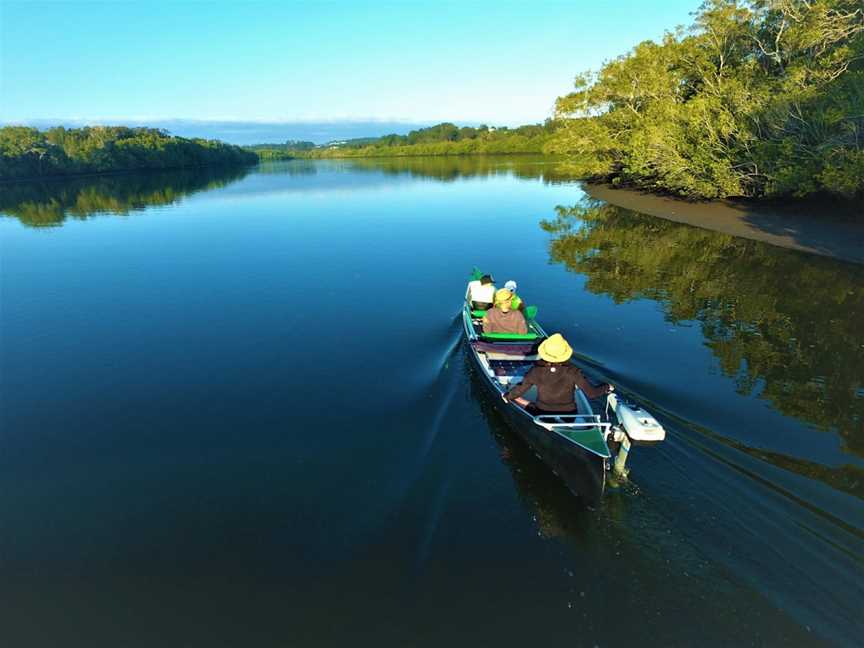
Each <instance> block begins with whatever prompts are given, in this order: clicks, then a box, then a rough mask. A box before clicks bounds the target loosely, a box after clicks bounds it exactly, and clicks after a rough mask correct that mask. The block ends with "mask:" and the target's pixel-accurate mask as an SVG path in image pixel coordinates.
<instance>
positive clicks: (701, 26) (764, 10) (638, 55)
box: [546, 0, 864, 199]
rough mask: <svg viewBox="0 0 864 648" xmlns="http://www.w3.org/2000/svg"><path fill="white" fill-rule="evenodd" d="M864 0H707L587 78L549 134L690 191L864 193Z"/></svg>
mask: <svg viewBox="0 0 864 648" xmlns="http://www.w3.org/2000/svg"><path fill="white" fill-rule="evenodd" d="M862 62H864V7H862V5H861V2H860V0H812V1H808V2H804V1H803V0H708V1H706V2H705V3H704V4H703V5H702V7H701V8H700V10H699V12H698V13H697V15H696V20H695V24H694V25H693V27H692V28H691V29H690V30H689V32H678V33H675V34H667V35H666V36H665V37H664V39H663V41H662V42H661V43H659V44H658V43H654V42H650V41H648V42H644V43H641V44H639V45H638V46H636V48H635V49H633V50H632V51H631V52H630V53H628V54H626V55H624V56H621V57H619V58H617V59H615V60H614V61H610V62H608V63H607V64H606V65H604V66H603V67H602V68H601V69H600V71H599V72H597V73H596V74H583V75H580V76H579V77H577V79H576V89H575V92H573V93H571V94H570V95H567V96H565V97H561V98H559V99H558V102H557V104H556V108H557V113H558V118H559V120H560V121H561V122H562V125H561V127H560V128H559V129H558V131H557V133H556V134H555V136H554V137H553V138H552V140H551V141H550V143H549V144H548V145H547V147H546V151H547V152H551V153H559V154H564V155H566V156H568V158H569V161H570V166H571V169H572V170H573V172H574V173H578V174H579V175H581V176H583V177H588V178H594V179H603V180H610V181H612V182H613V183H615V184H629V185H634V186H638V187H643V188H647V189H651V190H660V191H666V192H671V193H674V194H678V195H681V196H685V197H688V198H717V197H725V196H765V195H767V196H785V195H792V196H803V195H806V194H810V193H816V192H827V193H832V194H837V195H840V196H843V197H845V198H849V199H861V198H862V197H864V173H862V172H861V170H862V164H864V163H862V156H864V65H862Z"/></svg>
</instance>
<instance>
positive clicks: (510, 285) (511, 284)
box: [504, 279, 525, 313]
mask: <svg viewBox="0 0 864 648" xmlns="http://www.w3.org/2000/svg"><path fill="white" fill-rule="evenodd" d="M504 287H505V288H506V289H507V290H509V291H510V292H511V293H513V299H511V300H510V308H512V309H513V310H519V311H522V312H523V313H524V312H525V302H524V301H522V298H521V297H520V296H519V295H517V294H516V288H517V286H516V282H515V281H513V280H512V279H511V280H510V281H508V282H507V283H505V284H504Z"/></svg>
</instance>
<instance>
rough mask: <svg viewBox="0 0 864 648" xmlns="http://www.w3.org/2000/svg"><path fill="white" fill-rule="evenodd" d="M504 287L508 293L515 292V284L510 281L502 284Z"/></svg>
mask: <svg viewBox="0 0 864 648" xmlns="http://www.w3.org/2000/svg"><path fill="white" fill-rule="evenodd" d="M504 287H505V288H506V289H507V290H509V291H510V292H516V282H515V281H513V280H512V279H511V280H510V281H508V282H507V283H505V284H504Z"/></svg>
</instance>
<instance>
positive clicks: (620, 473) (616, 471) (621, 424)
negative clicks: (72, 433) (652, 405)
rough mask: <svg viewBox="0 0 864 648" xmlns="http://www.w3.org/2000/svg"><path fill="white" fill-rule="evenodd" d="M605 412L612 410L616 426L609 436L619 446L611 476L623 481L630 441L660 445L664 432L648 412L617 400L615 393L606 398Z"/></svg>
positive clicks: (619, 399) (664, 435) (625, 473)
mask: <svg viewBox="0 0 864 648" xmlns="http://www.w3.org/2000/svg"><path fill="white" fill-rule="evenodd" d="M606 407H607V411H608V410H610V409H611V410H612V412H614V414H615V418H616V419H617V420H618V425H615V426H613V427H612V428H611V429H610V431H609V436H610V437H612V440H613V441H617V442H619V443H620V444H621V447H620V448H619V449H618V454H617V456H616V457H615V463H614V464H613V466H612V473H613V476H614V477H616V478H620V479H623V478H625V477H626V476H627V455H628V454H629V452H630V446H631V443H630V442H631V441H633V442H635V443H638V444H640V445H642V444H646V445H650V444H654V443H660V442H661V441H663V440H664V439H665V438H666V430H664V429H663V426H662V425H660V423H658V422H657V419H655V418H654V417H653V416H652V415H651V414H650V413H649V412H647V411H646V410H644V409H642V408H641V407H639V406H638V405H635V404H634V403H628V402H626V401H624V400H623V399H621V398H619V397H618V395H617V394H615V392H610V393H609V394H608V395H607V396H606Z"/></svg>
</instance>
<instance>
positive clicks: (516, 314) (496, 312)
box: [483, 288, 528, 334]
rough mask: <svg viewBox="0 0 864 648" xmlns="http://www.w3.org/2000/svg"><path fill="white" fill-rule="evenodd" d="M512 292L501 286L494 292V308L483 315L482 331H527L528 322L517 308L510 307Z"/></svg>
mask: <svg viewBox="0 0 864 648" xmlns="http://www.w3.org/2000/svg"><path fill="white" fill-rule="evenodd" d="M512 300H513V293H512V292H510V291H509V290H507V289H506V288H502V289H501V290H499V291H497V292H496V293H495V308H491V309H489V310H487V311H486V315H484V316H483V332H484V333H523V334H524V333H527V332H528V322H526V321H525V316H524V315H523V314H522V313H521V312H520V311H518V310H513V309H512V308H511V302H512Z"/></svg>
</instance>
